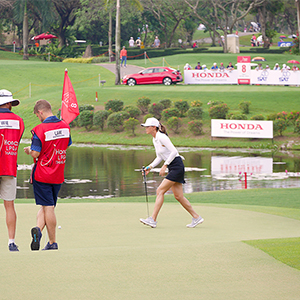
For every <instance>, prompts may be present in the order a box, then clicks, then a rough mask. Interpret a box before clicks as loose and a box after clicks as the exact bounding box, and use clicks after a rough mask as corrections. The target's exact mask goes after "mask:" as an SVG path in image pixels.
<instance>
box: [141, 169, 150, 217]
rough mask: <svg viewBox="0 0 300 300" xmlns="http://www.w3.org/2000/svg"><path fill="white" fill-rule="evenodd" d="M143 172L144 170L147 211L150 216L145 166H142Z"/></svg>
mask: <svg viewBox="0 0 300 300" xmlns="http://www.w3.org/2000/svg"><path fill="white" fill-rule="evenodd" d="M142 172H143V178H144V184H145V192H146V202H147V213H148V218H149V202H148V192H147V177H146V172H145V167H144V166H143V167H142Z"/></svg>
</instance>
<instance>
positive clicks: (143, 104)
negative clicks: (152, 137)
mask: <svg viewBox="0 0 300 300" xmlns="http://www.w3.org/2000/svg"><path fill="white" fill-rule="evenodd" d="M150 103H151V100H150V99H149V98H147V97H142V98H139V99H138V101H137V107H138V108H139V109H140V110H141V112H142V114H143V115H144V114H147V113H148V106H149V104H150Z"/></svg>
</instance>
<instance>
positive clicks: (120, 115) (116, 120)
mask: <svg viewBox="0 0 300 300" xmlns="http://www.w3.org/2000/svg"><path fill="white" fill-rule="evenodd" d="M125 119H129V113H127V112H125V111H123V112H115V113H112V114H111V115H109V116H108V118H107V126H108V127H111V128H112V129H113V130H114V131H116V132H120V131H123V130H124V127H123V125H124V120H125Z"/></svg>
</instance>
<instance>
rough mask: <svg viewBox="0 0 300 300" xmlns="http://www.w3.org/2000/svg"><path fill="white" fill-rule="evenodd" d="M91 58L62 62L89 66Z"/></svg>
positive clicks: (68, 59) (71, 59)
mask: <svg viewBox="0 0 300 300" xmlns="http://www.w3.org/2000/svg"><path fill="white" fill-rule="evenodd" d="M92 60H93V57H89V58H82V57H80V58H66V59H64V60H63V61H62V62H64V63H79V64H90V63H92Z"/></svg>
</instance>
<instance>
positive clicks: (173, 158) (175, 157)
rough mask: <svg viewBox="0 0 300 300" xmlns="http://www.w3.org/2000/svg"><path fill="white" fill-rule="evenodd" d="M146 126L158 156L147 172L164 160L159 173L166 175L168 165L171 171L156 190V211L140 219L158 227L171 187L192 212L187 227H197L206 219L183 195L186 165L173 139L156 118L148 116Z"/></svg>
mask: <svg viewBox="0 0 300 300" xmlns="http://www.w3.org/2000/svg"><path fill="white" fill-rule="evenodd" d="M141 125H142V126H144V127H146V133H147V134H151V135H152V136H153V144H154V147H155V152H156V158H155V159H154V161H153V162H152V163H151V164H150V165H149V166H148V167H146V168H145V174H146V175H148V174H149V172H150V170H151V169H152V168H154V167H155V166H157V165H158V164H159V163H160V162H161V161H162V160H164V161H165V162H164V165H163V166H162V168H161V169H160V172H159V175H160V176H165V172H166V169H167V167H168V170H169V173H168V175H167V177H166V178H164V180H163V181H162V183H161V184H160V185H159V187H158V188H157V191H156V200H155V205H154V211H153V214H152V216H151V217H148V218H147V219H140V221H141V222H142V223H143V224H145V225H148V226H151V227H152V228H155V227H156V224H157V222H156V219H157V215H158V213H159V211H160V209H161V207H162V205H163V203H164V195H165V193H166V192H167V191H168V190H169V189H170V188H171V189H172V191H173V194H174V197H175V199H176V200H177V201H179V202H180V204H181V205H182V206H183V207H184V208H185V209H186V210H187V211H188V212H189V213H190V214H191V216H192V217H193V218H192V223H191V224H188V225H186V226H187V227H196V226H197V225H198V224H201V223H202V222H203V221H204V219H203V218H202V217H201V216H199V215H198V214H197V213H196V212H195V211H194V209H193V208H192V206H191V203H190V202H189V201H188V200H187V199H186V198H185V197H184V196H183V190H182V184H183V183H185V181H184V165H183V162H182V159H181V157H180V155H179V154H178V151H177V149H176V148H175V147H174V145H173V144H172V142H171V140H170V139H169V137H168V136H167V133H166V129H165V127H164V126H163V125H161V124H160V123H159V121H158V120H157V119H155V118H148V119H147V120H146V123H145V124H141Z"/></svg>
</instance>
